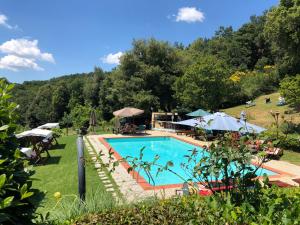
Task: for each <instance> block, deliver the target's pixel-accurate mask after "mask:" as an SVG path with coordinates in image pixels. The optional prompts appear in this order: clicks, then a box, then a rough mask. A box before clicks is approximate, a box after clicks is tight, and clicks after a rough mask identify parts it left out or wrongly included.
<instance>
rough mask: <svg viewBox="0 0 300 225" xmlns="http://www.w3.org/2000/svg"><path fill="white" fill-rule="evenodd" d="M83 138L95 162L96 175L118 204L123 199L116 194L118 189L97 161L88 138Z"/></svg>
mask: <svg viewBox="0 0 300 225" xmlns="http://www.w3.org/2000/svg"><path fill="white" fill-rule="evenodd" d="M83 140H84V144H85V147H86V149H87V151H88V153H89V154H90V156H91V159H92V160H93V162H94V163H95V168H96V170H97V173H98V176H99V178H100V180H101V182H102V183H103V185H104V187H105V189H106V191H107V192H110V193H111V194H112V196H113V198H114V199H115V200H116V202H117V203H118V204H121V203H122V202H123V199H122V198H120V197H119V196H118V191H119V190H116V189H115V185H114V184H113V183H112V181H111V179H110V178H109V177H108V175H107V172H105V171H103V170H102V169H101V162H100V161H99V159H98V157H97V155H96V153H95V151H94V148H93V147H92V146H91V145H90V143H89V140H88V139H87V138H86V137H84V138H83Z"/></svg>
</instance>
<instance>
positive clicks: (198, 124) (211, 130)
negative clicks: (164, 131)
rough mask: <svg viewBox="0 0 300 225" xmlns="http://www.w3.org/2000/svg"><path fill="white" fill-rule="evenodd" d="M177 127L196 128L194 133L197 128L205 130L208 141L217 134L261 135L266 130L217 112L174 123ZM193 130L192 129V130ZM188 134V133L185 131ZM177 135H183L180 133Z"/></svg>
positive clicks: (195, 135)
mask: <svg viewBox="0 0 300 225" xmlns="http://www.w3.org/2000/svg"><path fill="white" fill-rule="evenodd" d="M174 124H177V125H184V126H188V127H191V128H194V132H195V133H197V132H196V128H199V129H202V130H205V132H206V133H205V134H202V135H203V136H206V137H207V139H209V140H213V139H214V138H215V137H216V136H217V135H216V134H217V133H224V132H238V133H255V134H256V133H260V132H262V131H264V130H265V129H264V128H262V127H259V126H256V125H254V124H250V123H248V122H246V121H244V120H240V119H237V118H234V117H232V116H229V115H227V114H225V113H221V112H217V113H214V114H210V115H206V116H203V117H199V118H196V119H188V120H183V121H180V122H174ZM191 130H192V129H191ZM183 132H186V131H183ZM177 133H181V131H178V132H177ZM199 136H201V134H199V133H198V135H197V134H194V135H193V137H199Z"/></svg>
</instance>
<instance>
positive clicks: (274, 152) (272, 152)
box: [265, 147, 283, 159]
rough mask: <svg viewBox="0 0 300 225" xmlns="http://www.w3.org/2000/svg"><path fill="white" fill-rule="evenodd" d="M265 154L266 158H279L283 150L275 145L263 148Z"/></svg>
mask: <svg viewBox="0 0 300 225" xmlns="http://www.w3.org/2000/svg"><path fill="white" fill-rule="evenodd" d="M265 152H266V154H267V158H269V159H270V158H273V159H279V158H280V157H281V156H282V155H283V150H282V149H281V148H276V147H273V148H272V147H268V148H267V149H266V150H265Z"/></svg>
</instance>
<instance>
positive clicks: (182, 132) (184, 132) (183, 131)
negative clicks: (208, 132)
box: [176, 130, 192, 135]
mask: <svg viewBox="0 0 300 225" xmlns="http://www.w3.org/2000/svg"><path fill="white" fill-rule="evenodd" d="M191 132H192V130H178V131H176V134H177V135H183V134H187V133H191Z"/></svg>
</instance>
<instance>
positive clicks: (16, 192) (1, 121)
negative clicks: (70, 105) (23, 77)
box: [0, 80, 37, 224]
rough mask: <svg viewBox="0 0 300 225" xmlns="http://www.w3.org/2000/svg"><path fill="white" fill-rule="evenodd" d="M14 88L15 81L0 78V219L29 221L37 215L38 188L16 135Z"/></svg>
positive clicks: (6, 222)
mask: <svg viewBox="0 0 300 225" xmlns="http://www.w3.org/2000/svg"><path fill="white" fill-rule="evenodd" d="M12 88H13V85H8V84H6V82H5V81H4V80H0V223H1V224H30V223H31V219H33V218H34V210H35V205H34V204H33V202H32V197H33V195H34V194H35V192H34V190H33V189H32V188H31V181H30V176H31V175H32V171H30V170H29V168H28V162H27V161H26V159H24V157H22V154H21V152H20V151H19V149H18V141H17V139H16V137H15V135H14V132H15V129H16V119H17V118H16V117H17V116H16V113H15V111H16V108H17V105H16V104H15V103H13V102H10V98H11V96H10V92H11V89H12ZM36 194H37V192H36Z"/></svg>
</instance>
